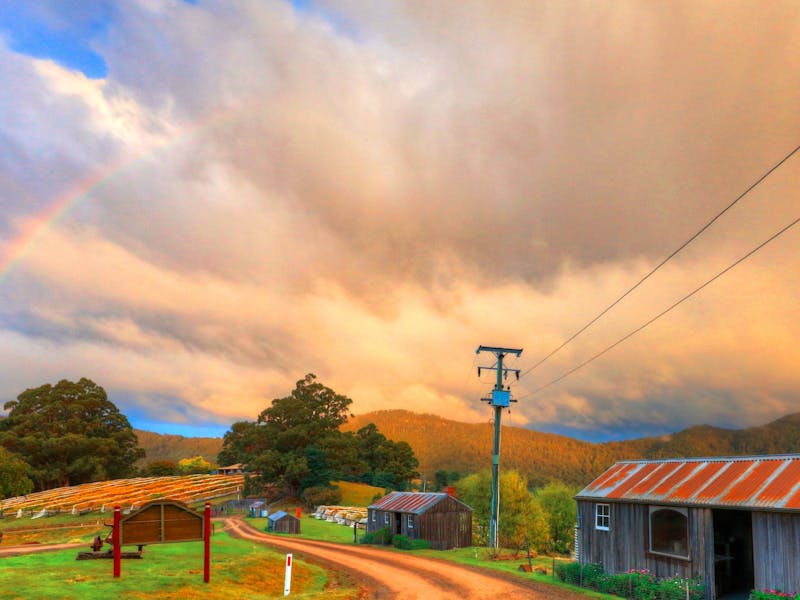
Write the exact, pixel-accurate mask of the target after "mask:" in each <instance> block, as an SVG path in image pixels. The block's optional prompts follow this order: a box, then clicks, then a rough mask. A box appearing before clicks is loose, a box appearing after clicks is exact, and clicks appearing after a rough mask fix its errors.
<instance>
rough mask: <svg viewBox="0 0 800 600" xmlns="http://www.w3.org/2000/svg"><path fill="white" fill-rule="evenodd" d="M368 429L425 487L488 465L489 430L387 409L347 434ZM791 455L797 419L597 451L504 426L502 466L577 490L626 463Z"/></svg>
mask: <svg viewBox="0 0 800 600" xmlns="http://www.w3.org/2000/svg"><path fill="white" fill-rule="evenodd" d="M367 423H375V425H377V427H378V429H380V431H381V432H382V433H383V434H384V435H386V437H388V438H390V439H393V440H396V441H401V440H402V441H406V442H408V443H409V445H411V447H412V448H413V449H414V453H415V454H416V456H417V458H418V459H419V462H420V466H419V471H420V473H421V474H423V475H424V476H425V477H426V478H427V479H429V480H432V479H433V475H434V473H435V472H436V471H438V470H446V471H459V472H460V473H473V472H475V471H478V470H481V469H485V468H488V467H489V466H490V464H491V455H492V435H493V428H492V425H491V424H490V423H460V422H458V421H450V420H448V419H443V418H441V417H437V416H434V415H421V414H416V413H412V412H408V411H404V410H390V411H377V412H372V413H367V414H364V415H359V416H356V417H355V418H353V419H351V420H350V421H349V422H348V423H347V424H346V425H345V426H344V429H348V430H355V429H358V428H359V427H362V426H364V425H366V424H367ZM790 452H800V413H797V414H793V415H787V416H785V417H782V418H780V419H778V420H777V421H774V422H772V423H769V424H767V425H763V426H759V427H751V428H748V429H740V430H731V429H722V428H718V427H711V426H709V425H698V426H695V427H690V428H689V429H685V430H683V431H681V432H678V433H675V434H672V435H668V436H661V437H655V438H640V439H636V440H630V441H623V442H607V443H601V444H593V443H590V442H582V441H579V440H575V439H573V438H569V437H566V436H561V435H556V434H552V433H543V432H539V431H532V430H530V429H523V428H520V427H503V439H502V464H503V466H506V467H513V468H515V469H517V470H518V471H520V472H521V473H524V474H525V475H526V476H527V477H528V480H529V481H530V482H531V484H533V485H537V486H538V485H541V484H544V483H546V482H548V481H551V480H561V481H564V482H566V483H569V484H572V485H575V486H582V485H585V484H586V483H588V482H589V481H591V480H592V479H593V478H594V477H596V476H597V475H599V474H600V473H601V472H602V471H603V470H604V469H605V468H607V467H608V466H610V465H611V464H613V463H614V462H615V461H617V460H624V459H637V458H666V457H674V456H729V455H740V454H781V453H790Z"/></svg>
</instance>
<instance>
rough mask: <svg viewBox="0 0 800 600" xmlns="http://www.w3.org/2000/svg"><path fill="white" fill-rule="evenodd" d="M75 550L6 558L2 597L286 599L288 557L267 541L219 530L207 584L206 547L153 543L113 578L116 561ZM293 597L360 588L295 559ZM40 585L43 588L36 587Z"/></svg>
mask: <svg viewBox="0 0 800 600" xmlns="http://www.w3.org/2000/svg"><path fill="white" fill-rule="evenodd" d="M76 554H77V553H76V551H75V550H69V551H59V552H46V553H41V554H30V555H25V556H18V557H8V558H2V559H0V565H1V566H2V567H1V568H0V598H2V599H3V600H6V599H8V600H12V599H13V600H17V599H28V598H37V600H38V599H41V600H49V599H53V600H56V599H58V600H70V599H73V598H74V599H81V600H86V599H89V600H91V599H94V598H98V599H100V598H102V599H105V598H110V597H115V596H116V597H124V598H126V599H131V600H139V599H141V600H145V599H148V600H149V599H152V598H176V599H177V598H184V597H192V598H205V599H215V600H216V599H220V600H221V599H230V598H242V599H249V598H282V597H283V576H284V571H283V568H284V566H283V565H284V562H283V561H284V555H283V554H279V553H276V552H274V551H272V550H269V549H268V548H265V547H264V546H263V545H259V544H255V543H253V542H249V541H245V540H240V539H235V538H232V537H230V536H228V535H227V534H226V533H224V532H220V533H216V534H215V535H214V536H213V538H212V547H211V581H210V583H208V584H205V583H203V544H202V543H201V542H190V543H180V544H161V545H153V546H147V547H146V548H145V551H144V558H143V559H142V560H123V561H122V577H121V578H119V579H114V578H113V576H112V569H113V561H111V560H107V559H106V560H86V561H77V560H75V557H76ZM292 575H293V581H292V596H293V597H298V598H314V597H320V596H321V595H324V597H325V598H335V599H344V598H353V597H355V596H356V592H357V590H356V589H355V588H352V587H349V586H348V585H346V584H345V585H341V584H340V583H339V582H337V585H336V586H335V587H334V588H327V589H326V586H327V584H328V581H329V579H328V574H327V573H326V571H325V570H324V569H322V568H320V567H317V566H314V565H311V564H308V563H305V562H303V561H300V560H297V561H295V565H294V568H293V573H292ZM32 582H35V591H33V589H32V587H31V586H32Z"/></svg>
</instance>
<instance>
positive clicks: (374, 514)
mask: <svg viewBox="0 0 800 600" xmlns="http://www.w3.org/2000/svg"><path fill="white" fill-rule="evenodd" d="M377 520H378V511H377V510H373V511H372V522H373V523H374V522H375V521H377Z"/></svg>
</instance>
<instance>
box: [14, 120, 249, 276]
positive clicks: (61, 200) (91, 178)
mask: <svg viewBox="0 0 800 600" xmlns="http://www.w3.org/2000/svg"><path fill="white" fill-rule="evenodd" d="M239 114H241V113H239ZM236 116H237V113H234V112H233V111H228V110H219V109H217V110H211V111H209V112H208V113H206V114H205V115H203V116H202V117H201V118H199V119H197V120H195V121H193V122H190V123H188V124H186V125H184V126H183V127H180V128H179V129H178V132H177V133H176V134H175V135H172V136H171V137H170V138H169V139H168V140H166V141H162V142H160V143H155V144H153V145H152V146H150V147H148V148H145V149H142V150H139V151H138V152H134V153H133V155H128V156H126V157H122V158H120V159H117V160H115V161H113V162H111V163H110V164H106V165H103V166H102V167H101V168H99V169H96V170H94V171H92V172H90V173H88V174H85V175H83V176H82V177H80V178H79V179H77V180H76V181H74V182H73V183H72V184H71V185H70V186H69V188H68V189H67V190H65V191H64V192H62V193H61V194H59V195H58V196H57V197H56V198H55V199H54V200H52V201H51V202H49V203H48V205H47V206H46V207H45V208H44V209H42V210H41V211H40V212H39V213H38V214H36V215H35V216H33V217H28V218H26V219H24V220H22V221H21V222H20V225H19V233H18V234H17V235H16V237H14V238H13V239H11V240H10V241H9V242H8V243H7V244H5V246H4V247H2V248H0V284H2V283H3V281H4V280H5V279H6V278H7V277H8V275H9V273H11V272H12V271H13V269H14V267H15V266H16V265H17V264H18V263H19V262H20V261H21V260H22V259H23V258H24V257H25V255H26V254H27V253H28V252H29V251H30V249H31V248H32V247H33V246H34V245H35V243H36V241H37V240H38V239H40V238H41V237H43V235H44V233H45V232H46V231H47V230H48V229H49V228H50V227H51V226H52V225H53V224H54V223H56V222H57V221H58V220H59V219H60V218H61V217H62V216H63V215H65V214H66V213H67V212H69V210H70V209H71V208H72V207H74V206H75V205H76V204H78V203H79V202H81V201H82V200H84V199H86V198H87V197H89V196H91V195H92V193H93V192H94V191H95V190H97V189H98V187H99V186H101V185H102V184H103V182H105V181H107V180H109V179H111V178H112V177H113V176H115V175H117V174H119V173H120V172H122V171H124V170H126V169H127V168H129V167H131V166H133V165H135V164H138V163H140V162H142V161H144V160H145V159H147V158H150V157H152V155H153V154H155V153H157V152H159V151H163V150H166V149H169V148H173V147H175V146H176V145H178V144H180V143H181V142H183V141H185V140H186V139H187V138H190V137H191V136H192V135H193V134H195V133H197V132H198V131H206V130H208V129H210V128H212V127H214V126H217V125H219V123H220V122H227V121H229V120H231V119H232V118H233V117H236Z"/></svg>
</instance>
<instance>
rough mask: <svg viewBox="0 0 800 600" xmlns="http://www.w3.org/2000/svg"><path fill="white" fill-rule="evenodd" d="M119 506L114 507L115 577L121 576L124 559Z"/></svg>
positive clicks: (112, 537) (112, 534)
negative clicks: (120, 537)
mask: <svg viewBox="0 0 800 600" xmlns="http://www.w3.org/2000/svg"><path fill="white" fill-rule="evenodd" d="M119 521H120V513H119V504H118V505H117V506H115V507H114V531H113V532H112V533H111V543H112V544H113V545H114V577H117V578H118V577H119V574H120V563H121V562H122V561H121V560H120V559H121V558H122V549H121V548H120V546H119V542H120V539H119Z"/></svg>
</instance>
